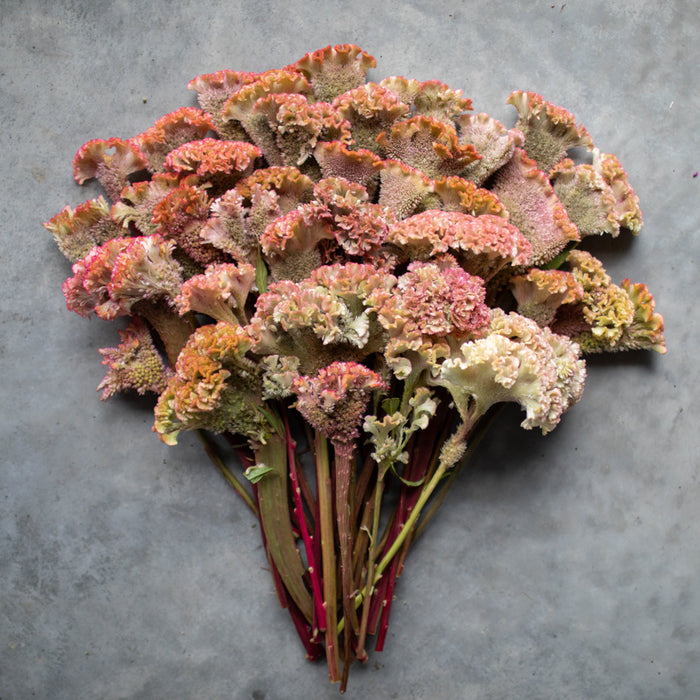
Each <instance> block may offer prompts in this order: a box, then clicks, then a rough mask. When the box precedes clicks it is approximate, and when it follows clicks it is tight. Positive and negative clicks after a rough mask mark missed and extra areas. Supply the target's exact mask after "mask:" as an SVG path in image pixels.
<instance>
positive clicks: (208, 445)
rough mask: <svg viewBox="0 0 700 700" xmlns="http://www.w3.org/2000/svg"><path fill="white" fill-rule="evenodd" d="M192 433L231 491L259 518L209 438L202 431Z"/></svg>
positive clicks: (251, 502) (245, 493) (255, 509)
mask: <svg viewBox="0 0 700 700" xmlns="http://www.w3.org/2000/svg"><path fill="white" fill-rule="evenodd" d="M194 432H195V433H196V434H197V437H198V438H199V439H200V441H201V442H202V445H204V451H205V452H206V453H207V455H208V456H209V459H210V460H211V461H212V462H213V463H214V465H215V466H216V467H217V468H218V469H219V471H220V472H221V473H222V474H223V477H224V479H226V481H228V483H229V484H230V485H231V486H232V487H233V490H234V491H235V492H236V493H237V494H238V495H239V496H240V497H241V498H242V499H243V501H244V502H245V504H246V505H247V506H248V508H250V510H251V511H253V515H255V517H256V518H259V517H260V513H259V512H258V507H257V505H255V501H254V500H253V497H252V496H251V495H250V494H249V493H248V491H246V489H245V487H244V486H243V484H242V483H241V482H240V481H239V480H238V479H237V478H236V475H235V474H234V473H233V472H232V471H231V470H230V469H229V468H228V467H227V466H226V464H225V463H224V460H223V459H221V457H220V456H219V454H218V452H217V451H216V447H214V443H213V442H212V441H211V439H210V438H209V436H208V435H207V434H206V433H205V432H204V431H203V430H195V431H194Z"/></svg>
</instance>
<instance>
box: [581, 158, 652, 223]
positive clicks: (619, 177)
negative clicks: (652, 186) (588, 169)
mask: <svg viewBox="0 0 700 700" xmlns="http://www.w3.org/2000/svg"><path fill="white" fill-rule="evenodd" d="M593 168H594V169H595V170H596V172H598V173H600V174H601V175H602V176H603V179H604V180H605V182H607V183H608V185H609V186H610V188H611V189H612V192H613V195H614V196H615V207H614V213H615V216H616V218H617V220H618V222H619V224H620V226H621V227H622V228H626V229H628V230H630V231H632V233H634V234H637V233H639V232H640V231H641V229H642V224H643V220H642V211H641V209H640V208H639V197H637V194H636V193H635V191H634V190H633V189H632V186H631V185H630V183H629V180H628V178H627V173H626V172H625V169H624V168H623V167H622V164H621V163H620V161H619V160H618V159H617V157H616V156H614V155H612V154H610V153H601V152H600V151H599V150H598V149H597V148H594V149H593Z"/></svg>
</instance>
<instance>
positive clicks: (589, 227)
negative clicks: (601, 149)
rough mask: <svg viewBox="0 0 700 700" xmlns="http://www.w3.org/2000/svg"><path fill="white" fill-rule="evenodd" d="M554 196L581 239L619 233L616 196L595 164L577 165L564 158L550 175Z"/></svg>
mask: <svg viewBox="0 0 700 700" xmlns="http://www.w3.org/2000/svg"><path fill="white" fill-rule="evenodd" d="M549 178H550V180H551V181H552V185H553V187H554V193H555V194H556V195H557V197H558V198H559V201H560V202H561V203H562V204H563V205H564V207H565V209H566V213H567V214H568V215H569V218H570V219H571V221H572V222H573V223H574V224H576V227H577V228H578V230H579V233H580V234H581V237H582V238H583V237H585V236H595V235H599V234H601V233H609V234H611V235H612V236H613V237H615V236H617V235H618V234H619V233H620V221H619V218H618V216H617V214H616V212H615V205H616V201H615V195H614V194H613V191H612V188H611V187H610V185H608V183H607V182H606V181H605V179H604V178H603V176H602V175H601V174H600V173H599V172H597V171H596V169H595V168H594V167H593V166H592V165H587V164H585V163H584V164H581V165H574V162H573V161H572V160H571V159H570V158H565V159H564V160H562V161H561V162H560V163H559V164H558V165H556V166H555V167H554V168H552V170H551V171H550V173H549Z"/></svg>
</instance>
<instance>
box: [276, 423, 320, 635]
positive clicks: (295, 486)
mask: <svg viewBox="0 0 700 700" xmlns="http://www.w3.org/2000/svg"><path fill="white" fill-rule="evenodd" d="M282 420H283V422H284V428H285V432H286V440H287V462H288V463H289V478H290V480H291V482H292V497H293V499H294V512H295V513H296V516H297V520H298V521H299V529H300V531H301V537H302V539H303V541H304V549H305V550H306V561H307V563H308V571H309V576H310V578H311V589H312V591H313V603H314V621H313V624H312V629H313V636H315V635H316V632H317V628H318V625H320V624H322V623H323V621H324V616H325V612H324V610H323V603H322V601H323V594H322V592H321V576H320V572H319V567H318V566H316V561H315V558H314V547H313V542H312V540H311V536H310V535H309V529H308V527H307V525H306V516H305V514H304V504H303V503H302V499H301V487H300V486H299V475H298V474H297V467H296V455H295V454H294V447H295V445H294V441H293V440H292V435H291V433H290V430H289V421H288V419H287V413H286V411H283V412H282Z"/></svg>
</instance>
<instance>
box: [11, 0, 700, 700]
mask: <svg viewBox="0 0 700 700" xmlns="http://www.w3.org/2000/svg"><path fill="white" fill-rule="evenodd" d="M0 14H1V16H2V27H3V29H2V38H1V40H0V72H1V76H0V77H1V80H0V95H1V98H0V123H1V124H2V128H1V129H0V143H1V145H2V151H1V152H2V156H3V164H4V178H3V185H2V187H1V188H0V212H1V219H0V220H1V221H2V226H1V227H0V236H1V237H2V246H1V247H0V263H1V264H2V274H1V275H0V285H1V288H2V294H0V308H1V312H0V363H1V364H0V368H1V377H2V379H1V380H0V406H2V416H1V417H0V431H1V432H0V435H1V440H2V442H1V443H0V444H1V447H2V451H1V453H0V464H1V467H0V581H1V582H2V585H1V586H0V698H2V699H3V700H5V699H8V700H9V699H16V698H19V699H23V698H51V699H54V700H57V699H70V700H77V699H81V698H90V699H91V698H144V699H145V698H149V699H150V698H194V697H197V698H208V699H214V698H236V699H239V698H240V699H244V698H245V699H253V700H263V699H265V700H273V699H278V698H279V699H282V698H331V697H335V696H336V694H337V688H333V687H330V686H329V685H328V683H327V675H326V670H325V667H324V665H323V664H322V663H316V664H309V663H307V662H306V661H305V660H304V654H303V650H302V647H301V645H300V643H299V642H298V640H297V638H296V634H295V632H294V629H293V627H292V624H291V622H290V620H289V618H288V616H287V614H286V612H285V611H282V610H280V609H279V607H278V604H277V601H276V598H275V594H274V590H273V587H272V583H271V579H270V576H269V573H268V571H267V570H266V561H265V557H264V552H263V550H262V547H261V545H260V539H259V536H260V533H259V529H258V528H257V527H256V524H255V522H254V519H253V517H252V516H251V515H250V513H249V512H248V511H247V510H246V509H245V508H244V507H243V506H242V504H241V503H240V502H239V501H238V500H237V499H236V497H235V494H233V492H231V491H230V489H228V487H227V486H226V485H225V484H224V482H223V481H222V479H221V478H220V476H219V474H218V473H217V472H216V470H215V469H214V468H213V467H212V466H211V465H210V464H209V463H208V461H207V460H206V458H205V457H204V456H203V454H202V453H201V451H200V449H199V446H198V444H197V443H196V441H195V439H194V438H193V437H192V436H184V437H183V438H182V439H181V444H180V445H179V446H178V447H177V448H168V447H166V446H165V445H163V444H162V443H160V442H159V441H158V440H157V439H156V437H155V436H154V435H153V434H152V433H151V430H150V427H151V423H152V417H151V410H150V405H149V402H148V401H143V400H136V399H133V398H118V399H113V400H111V401H109V402H106V403H101V402H100V401H99V400H98V395H97V394H96V393H95V387H96V386H97V384H98V383H99V381H100V380H101V378H102V376H103V371H102V369H103V368H102V367H101V365H100V356H99V355H98V353H97V348H99V347H104V346H110V345H114V344H115V343H116V342H118V340H117V336H116V332H115V329H114V328H113V327H112V326H111V325H110V324H107V323H104V322H102V321H99V320H92V321H86V320H84V319H82V318H80V317H78V316H77V315H75V314H71V313H69V312H68V311H67V310H66V309H65V304H64V301H63V297H62V295H61V291H60V287H61V283H62V282H63V280H64V279H65V278H66V277H67V276H68V275H69V274H70V266H69V264H68V263H67V262H66V261H65V260H64V259H63V258H62V256H61V255H60V254H59V252H58V250H57V249H56V248H55V246H54V244H53V242H52V240H51V237H50V236H49V235H48V233H47V232H45V231H44V229H43V228H42V226H41V222H42V221H46V220H48V219H49V218H50V217H51V216H53V215H54V214H55V213H57V212H58V211H59V210H60V209H61V208H62V207H63V206H64V205H65V204H68V203H70V204H72V205H76V204H78V203H80V202H82V201H84V200H85V199H88V198H89V197H94V196H96V195H97V193H98V188H97V187H93V186H88V187H85V188H79V187H78V186H77V185H75V183H74V182H73V180H72V175H71V159H72V157H73V155H74V154H75V152H76V150H77V149H78V148H79V146H80V145H82V144H83V143H84V142H85V141H87V140H89V139H91V138H107V137H110V136H119V137H122V138H126V137H128V136H132V135H134V134H136V133H139V132H141V131H143V130H145V129H146V128H148V127H149V126H150V125H151V124H152V123H153V122H154V121H155V119H156V118H158V117H159V116H161V115H163V114H165V113H166V112H169V111H171V110H173V109H175V108H177V107H179V106H182V105H194V104H195V97H194V93H191V92H188V91H187V89H186V83H187V81H188V80H189V79H191V78H192V77H194V76H196V75H199V74H201V73H206V72H212V71H214V70H218V69H221V68H233V69H237V70H249V71H262V70H266V69H268V68H272V67H281V66H284V65H287V64H288V63H291V62H293V61H294V60H296V59H297V58H299V57H300V56H302V55H303V54H304V53H306V52H307V51H311V50H314V49H317V48H321V47H323V46H326V45H328V44H337V43H355V44H358V45H359V46H360V47H361V48H363V49H364V50H366V51H368V52H369V53H371V54H372V55H374V56H375V57H376V59H377V62H378V66H377V68H376V69H375V70H373V71H372V72H371V73H370V76H369V77H370V79H377V80H378V79H381V78H382V77H385V76H388V75H405V76H407V77H412V78H418V79H420V80H428V79H432V78H437V79H439V80H442V81H443V82H446V83H447V84H448V85H450V86H451V87H453V88H461V89H462V90H464V93H465V95H466V96H468V97H471V98H472V100H473V103H474V108H475V110H476V111H487V112H490V113H491V114H493V115H494V116H496V117H497V118H499V119H501V120H502V121H504V122H506V123H507V124H508V125H512V124H513V123H514V121H515V110H514V109H513V108H511V107H508V106H507V105H505V99H506V97H507V96H508V95H509V94H510V92H511V91H512V90H514V89H525V90H533V91H535V92H538V93H540V94H542V95H543V96H544V97H545V99H547V100H550V101H552V102H554V103H556V104H560V105H562V106H563V107H565V108H567V109H568V110H570V111H571V112H573V113H574V114H575V115H576V117H577V119H578V121H579V123H581V124H583V125H585V126H586V127H587V128H588V129H589V131H590V132H591V134H592V136H593V138H594V141H595V142H596V144H597V145H598V146H599V147H600V148H601V149H602V150H603V151H608V152H612V153H615V154H616V155H617V156H618V157H619V158H620V159H621V161H622V163H623V164H624V166H625V168H626V169H627V171H628V173H629V175H630V179H631V182H632V184H633V186H634V187H635V189H636V191H637V193H638V195H639V197H640V199H641V204H642V209H643V212H644V219H645V227H644V230H643V231H642V235H641V236H639V238H637V239H633V238H632V237H631V236H621V237H620V238H619V239H618V240H616V241H601V242H597V243H596V246H595V251H596V252H598V253H600V254H601V256H602V257H603V258H604V260H605V262H606V265H607V268H608V271H609V273H610V274H611V276H612V277H613V279H614V280H615V281H617V282H619V281H620V280H622V279H623V278H625V277H628V276H629V277H631V278H632V280H633V281H645V282H646V283H647V284H648V285H649V287H650V288H651V290H652V291H653V293H654V295H655V297H656V300H657V304H658V307H657V308H658V310H659V311H661V312H662V313H663V314H664V316H665V319H666V329H667V341H668V346H669V352H668V354H667V355H666V356H665V357H660V356H658V355H654V356H651V355H648V354H644V353H633V354H629V355H626V356H620V357H612V358H600V359H596V360H594V361H591V362H590V363H589V380H588V384H587V388H586V391H585V393H584V397H583V400H582V402H581V403H580V404H579V405H577V406H576V407H575V408H574V409H573V410H572V411H571V412H570V413H569V414H568V415H567V416H566V417H565V419H564V420H563V422H562V424H561V425H560V427H559V428H557V430H556V431H555V432H554V433H552V434H551V435H549V436H547V437H545V438H543V437H542V436H540V435H539V434H534V433H526V432H524V431H522V430H520V429H519V428H518V427H517V426H518V423H519V421H520V417H519V414H518V411H517V410H516V409H515V408H513V409H508V410H506V411H505V412H504V413H503V414H502V415H501V416H500V418H499V420H498V422H497V423H496V425H495V426H494V428H493V429H492V431H491V434H490V435H489V437H488V438H487V440H486V442H485V443H484V444H483V445H482V447H481V448H480V449H479V451H478V452H477V454H476V456H475V459H474V460H473V462H472V464H471V466H470V467H469V468H468V469H467V470H465V472H464V473H463V474H462V475H461V477H460V479H459V480H458V482H457V483H456V485H455V488H454V489H453V491H452V493H451V494H450V496H449V497H448V498H447V500H446V501H445V503H444V506H443V508H442V511H441V513H440V517H439V518H437V519H436V520H435V521H434V522H433V523H432V524H431V526H430V527H429V528H428V530H427V531H426V533H425V534H424V535H423V537H422V538H421V539H420V540H419V542H418V543H417V545H416V547H415V549H414V551H413V552H412V553H411V555H410V557H409V559H408V562H407V566H406V570H405V572H404V575H403V577H402V578H401V579H400V581H399V584H398V586H397V588H396V600H395V602H394V608H393V611H392V620H391V626H390V632H389V636H388V640H387V645H386V650H385V651H384V652H382V653H381V654H374V655H373V656H372V657H371V660H370V662H369V663H368V664H367V665H366V666H364V667H360V666H357V665H356V666H354V667H353V669H352V672H351V676H350V685H349V690H348V694H347V695H348V697H350V698H402V699H420V698H430V699H433V698H438V699H442V698H444V699H446V700H451V699H454V698H467V699H471V698H505V699H510V698H530V699H537V698H553V699H555V698H556V699H559V698H572V699H577V698H621V699H630V700H632V699H634V700H638V699H640V698H641V699H647V698H648V699H657V698H658V699H664V700H670V699H674V698H678V699H685V698H691V697H695V696H696V695H697V693H698V688H700V670H699V669H700V653H699V652H698V647H697V639H698V636H699V634H700V594H699V593H698V586H697V581H698V576H699V574H700V552H699V550H698V545H697V543H698V541H699V540H700V520H699V519H698V513H699V511H700V487H699V486H698V461H699V460H698V446H699V444H700V441H699V439H698V430H697V417H698V414H699V408H700V406H699V405H698V395H697V391H698V364H697V359H696V358H697V352H696V349H697V347H698V342H699V341H700V338H699V337H698V330H699V324H700V315H699V314H698V310H697V307H696V306H695V304H696V302H697V298H698V291H699V289H698V281H697V279H698V278H697V273H696V260H697V256H698V253H699V252H700V250H699V248H700V242H699V238H698V235H699V233H698V232H699V229H700V227H699V224H700V217H699V215H698V206H697V202H698V195H699V193H700V179H699V178H697V177H695V174H696V172H697V171H698V170H699V169H700V139H699V138H698V129H697V125H698V113H699V112H700V97H699V96H698V95H699V93H698V89H697V88H698V82H697V67H698V65H699V64H700V60H699V59H700V55H699V54H700V51H699V49H698V46H699V44H700V14H698V12H697V4H696V3H695V2H693V1H692V0H686V1H685V2H684V1H682V0H675V1H674V0H671V1H669V2H664V3H659V2H656V1H652V0H626V1H622V0H620V1H618V2H614V3H611V2H603V1H602V0H587V1H586V2H583V1H582V0H577V1H572V0H569V2H567V3H560V2H558V3H557V4H552V3H551V1H550V0H548V1H546V2H543V1H539V0H521V1H516V2H512V1H511V2H506V1H504V0H491V1H486V0H475V1H473V2H464V1H462V2H460V1H457V0H444V1H437V2H428V1H426V0H413V1H408V2H406V1H403V2H398V1H396V0H386V1H385V2H383V3H376V2H369V1H368V0H355V1H352V2H339V1H338V0H331V1H329V2H323V3H321V2H313V1H309V0H306V1H304V2H301V1H299V0H288V1H287V2H280V3H275V2H270V1H269V0H262V1H260V2H256V3H253V2H242V1H241V0H227V1H223V0H212V1H211V2H206V3H205V2H199V1H197V2H195V1H193V0H182V1H181V2H178V3H171V2H165V1H164V0H152V1H151V2H148V3H132V2H127V0H121V1H116V2H115V1H110V2H106V1H104V0H95V1H91V2H87V0H84V1H83V2H69V1H68V0H54V1H52V2H48V0H2V2H0Z"/></svg>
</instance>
